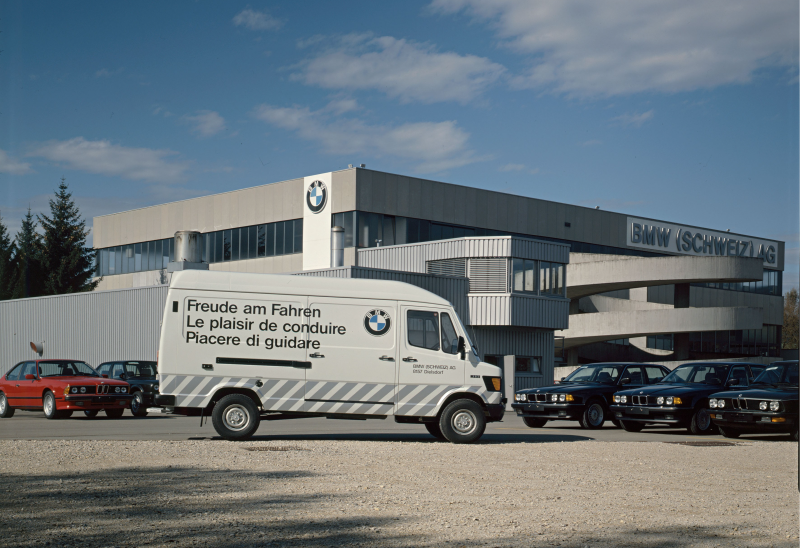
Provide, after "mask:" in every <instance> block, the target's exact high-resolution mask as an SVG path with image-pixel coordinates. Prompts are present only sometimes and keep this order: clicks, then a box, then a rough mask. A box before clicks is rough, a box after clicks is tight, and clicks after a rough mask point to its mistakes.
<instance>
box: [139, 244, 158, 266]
mask: <svg viewBox="0 0 800 548" xmlns="http://www.w3.org/2000/svg"><path fill="white" fill-rule="evenodd" d="M142 251H144V249H142ZM155 268H156V243H155V242H147V264H146V265H145V261H144V257H142V270H155Z"/></svg>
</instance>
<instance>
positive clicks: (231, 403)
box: [211, 394, 261, 441]
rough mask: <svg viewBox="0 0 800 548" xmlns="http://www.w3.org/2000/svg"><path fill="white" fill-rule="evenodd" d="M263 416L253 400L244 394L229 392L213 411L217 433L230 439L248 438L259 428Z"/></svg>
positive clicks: (212, 418)
mask: <svg viewBox="0 0 800 548" xmlns="http://www.w3.org/2000/svg"><path fill="white" fill-rule="evenodd" d="M260 422H261V417H260V416H259V414H258V408H257V407H256V404H255V403H253V400H251V399H250V398H248V397H247V396H244V395H242V394H229V395H227V396H225V397H224V398H222V399H221V400H219V402H217V404H216V405H215V406H214V411H213V412H212V413H211V423H212V424H213V425H214V430H216V431H217V434H219V435H220V436H222V437H223V438H225V439H226V440H230V441H237V440H246V439H248V438H250V437H251V436H252V435H253V434H255V433H256V430H258V425H259V423H260Z"/></svg>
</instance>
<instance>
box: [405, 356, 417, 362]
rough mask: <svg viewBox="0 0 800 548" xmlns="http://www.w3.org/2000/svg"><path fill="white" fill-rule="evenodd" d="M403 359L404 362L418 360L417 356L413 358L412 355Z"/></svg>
mask: <svg viewBox="0 0 800 548" xmlns="http://www.w3.org/2000/svg"><path fill="white" fill-rule="evenodd" d="M403 361H404V362H415V361H417V358H412V357H408V358H403Z"/></svg>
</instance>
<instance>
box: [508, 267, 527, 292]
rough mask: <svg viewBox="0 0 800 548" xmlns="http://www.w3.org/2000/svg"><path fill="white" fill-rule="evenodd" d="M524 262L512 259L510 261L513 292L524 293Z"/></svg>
mask: <svg viewBox="0 0 800 548" xmlns="http://www.w3.org/2000/svg"><path fill="white" fill-rule="evenodd" d="M524 264H525V261H523V260H522V259H512V260H511V268H512V272H513V274H512V276H513V277H514V281H513V282H512V284H511V286H512V287H513V289H514V291H525V267H524Z"/></svg>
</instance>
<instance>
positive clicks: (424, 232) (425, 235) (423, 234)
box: [419, 220, 431, 242]
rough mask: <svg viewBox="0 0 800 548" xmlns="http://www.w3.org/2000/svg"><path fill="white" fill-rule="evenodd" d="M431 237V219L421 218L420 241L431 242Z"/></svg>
mask: <svg viewBox="0 0 800 548" xmlns="http://www.w3.org/2000/svg"><path fill="white" fill-rule="evenodd" d="M430 239H431V223H430V221H425V220H420V222H419V241H420V242H429V241H430Z"/></svg>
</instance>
